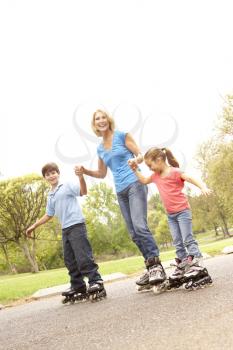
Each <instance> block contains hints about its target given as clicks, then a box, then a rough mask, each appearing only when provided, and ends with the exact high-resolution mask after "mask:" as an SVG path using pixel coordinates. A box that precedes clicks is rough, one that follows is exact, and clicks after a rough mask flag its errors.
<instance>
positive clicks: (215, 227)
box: [214, 224, 219, 237]
mask: <svg viewBox="0 0 233 350" xmlns="http://www.w3.org/2000/svg"><path fill="white" fill-rule="evenodd" d="M214 231H215V236H216V237H217V236H219V234H218V225H216V224H214Z"/></svg>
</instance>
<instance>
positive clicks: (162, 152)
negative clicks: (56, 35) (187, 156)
mask: <svg viewBox="0 0 233 350" xmlns="http://www.w3.org/2000/svg"><path fill="white" fill-rule="evenodd" d="M157 158H162V159H163V160H164V162H166V160H167V162H168V164H169V165H171V166H173V167H175V168H179V163H178V161H177V160H176V158H175V157H174V156H173V154H172V152H171V151H170V150H169V149H167V148H156V147H152V148H150V149H149V150H148V151H147V152H146V154H145V155H144V159H145V160H147V159H152V160H153V161H155V160H156V159H157Z"/></svg>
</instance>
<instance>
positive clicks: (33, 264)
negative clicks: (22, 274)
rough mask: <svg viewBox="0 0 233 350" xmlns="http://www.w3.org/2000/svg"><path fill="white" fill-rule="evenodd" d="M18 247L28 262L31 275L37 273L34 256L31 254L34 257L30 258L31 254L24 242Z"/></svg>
mask: <svg viewBox="0 0 233 350" xmlns="http://www.w3.org/2000/svg"><path fill="white" fill-rule="evenodd" d="M19 246H20V248H21V249H22V251H23V253H24V255H25V257H26V258H27V260H28V261H29V263H30V265H31V271H32V272H33V273H37V272H39V268H38V264H37V261H36V259H35V255H34V254H33V255H34V256H32V254H31V253H30V249H29V247H28V245H27V243H26V242H23V243H19Z"/></svg>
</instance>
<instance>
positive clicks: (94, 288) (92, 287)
mask: <svg viewBox="0 0 233 350" xmlns="http://www.w3.org/2000/svg"><path fill="white" fill-rule="evenodd" d="M87 293H88V295H89V298H90V300H91V301H98V300H101V299H103V298H105V297H106V296H107V293H106V290H105V288H104V284H103V281H96V282H93V283H90V284H89V287H88V290H87Z"/></svg>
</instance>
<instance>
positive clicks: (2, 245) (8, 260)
mask: <svg viewBox="0 0 233 350" xmlns="http://www.w3.org/2000/svg"><path fill="white" fill-rule="evenodd" d="M1 247H2V250H3V254H4V256H5V259H6V263H7V265H8V266H9V270H10V271H11V272H12V273H17V270H16V267H15V265H14V264H11V262H10V259H9V256H8V252H7V248H6V246H5V245H4V244H1Z"/></svg>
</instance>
